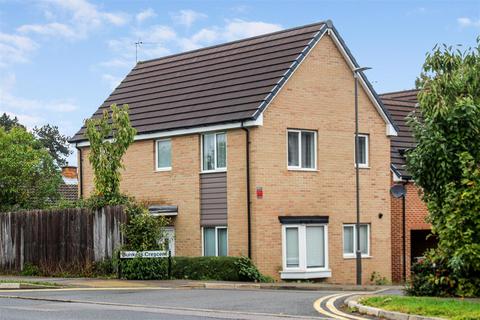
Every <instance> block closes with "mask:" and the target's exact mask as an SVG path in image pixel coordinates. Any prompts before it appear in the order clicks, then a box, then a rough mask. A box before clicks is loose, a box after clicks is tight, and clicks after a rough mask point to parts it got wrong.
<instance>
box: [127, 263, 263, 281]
mask: <svg viewBox="0 0 480 320" xmlns="http://www.w3.org/2000/svg"><path fill="white" fill-rule="evenodd" d="M120 267H121V277H122V278H124V279H129V280H154V279H156V280H164V279H168V259H167V258H162V259H148V258H144V259H142V258H134V259H124V260H121V262H120ZM171 278H173V279H189V280H222V281H255V282H268V281H272V279H271V278H268V277H265V276H263V275H262V274H261V273H260V272H259V271H258V269H257V268H256V267H255V265H254V264H253V263H252V262H251V260H250V259H248V258H246V257H172V274H171Z"/></svg>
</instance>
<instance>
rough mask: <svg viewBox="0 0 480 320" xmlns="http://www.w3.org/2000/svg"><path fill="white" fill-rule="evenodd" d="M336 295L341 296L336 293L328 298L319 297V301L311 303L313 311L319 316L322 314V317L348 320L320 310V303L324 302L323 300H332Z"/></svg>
mask: <svg viewBox="0 0 480 320" xmlns="http://www.w3.org/2000/svg"><path fill="white" fill-rule="evenodd" d="M338 295H341V293H340V294H338V293H336V294H331V295H329V296H325V297H321V298H320V299H317V300H316V301H315V302H314V303H313V308H314V309H315V310H317V312H318V313H320V314H323V315H324V316H327V317H330V318H333V319H340V320H349V319H348V318H344V317H340V316H338V315H336V314H334V313H330V312H328V311H327V310H325V309H323V308H322V302H324V301H325V300H327V299H331V298H334V297H335V296H338Z"/></svg>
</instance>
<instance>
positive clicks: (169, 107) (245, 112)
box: [71, 22, 326, 142]
mask: <svg viewBox="0 0 480 320" xmlns="http://www.w3.org/2000/svg"><path fill="white" fill-rule="evenodd" d="M325 28H326V23H324V22H319V23H315V24H311V25H307V26H302V27H298V28H294V29H289V30H283V31H279V32H275V33H271V34H266V35H262V36H257V37H254V38H249V39H245V40H240V41H235V42H230V43H226V44H222V45H217V46H214V47H209V48H204V49H199V50H195V51H191V52H185V53H181V54H177V55H172V56H167V57H164V58H159V59H155V60H149V61H144V62H139V63H138V64H137V65H136V66H135V67H134V68H133V69H132V71H130V73H129V74H128V75H127V76H126V78H125V79H124V80H123V81H122V82H121V83H120V85H119V86H118V87H117V88H116V89H115V90H114V91H113V92H112V94H111V95H110V96H109V97H108V98H107V100H106V101H105V102H104V103H103V104H102V105H101V106H100V108H98V110H97V111H96V112H95V113H94V115H93V117H100V116H101V114H102V112H103V110H104V109H105V108H108V107H109V106H110V105H111V104H112V103H116V104H118V105H121V104H124V103H128V104H129V106H130V110H129V114H130V120H131V123H132V126H133V127H134V128H135V129H137V133H138V134H146V133H151V132H157V131H164V130H174V129H180V128H188V127H197V126H204V125H213V124H219V123H228V122H237V121H245V120H254V119H256V117H258V115H259V114H260V113H261V111H262V110H263V108H264V107H265V105H266V104H267V103H268V101H269V99H271V98H272V97H273V95H274V93H275V92H276V90H278V88H279V87H280V86H281V84H282V83H283V82H284V81H285V79H286V78H287V77H288V75H289V74H290V73H291V72H292V71H293V69H294V68H295V67H296V66H297V65H298V64H299V62H300V61H301V60H302V59H303V58H304V57H305V55H306V53H307V52H308V50H309V49H310V48H311V46H312V44H313V43H314V42H315V41H314V40H315V39H317V38H318V37H319V36H320V33H321V31H322V30H324V29H325ZM84 130H85V128H84V127H82V128H81V130H80V131H79V132H77V134H76V135H75V136H74V137H73V138H72V139H71V142H78V141H82V140H86V139H85V136H84Z"/></svg>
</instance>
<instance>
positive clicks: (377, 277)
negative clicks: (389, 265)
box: [370, 271, 389, 286]
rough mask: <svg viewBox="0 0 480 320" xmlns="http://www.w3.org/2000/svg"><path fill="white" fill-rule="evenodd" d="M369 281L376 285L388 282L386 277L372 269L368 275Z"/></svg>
mask: <svg viewBox="0 0 480 320" xmlns="http://www.w3.org/2000/svg"><path fill="white" fill-rule="evenodd" d="M370 282H371V283H372V284H374V285H376V286H384V285H387V284H388V283H389V281H388V279H387V278H385V277H383V276H382V275H381V274H380V273H379V272H376V271H373V272H372V274H371V275H370Z"/></svg>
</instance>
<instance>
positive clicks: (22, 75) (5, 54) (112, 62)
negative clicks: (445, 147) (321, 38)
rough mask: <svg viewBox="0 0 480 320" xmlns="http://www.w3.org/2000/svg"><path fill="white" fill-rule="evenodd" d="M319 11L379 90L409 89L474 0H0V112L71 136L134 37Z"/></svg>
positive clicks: (475, 19)
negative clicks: (47, 125) (433, 51)
mask: <svg viewBox="0 0 480 320" xmlns="http://www.w3.org/2000/svg"><path fill="white" fill-rule="evenodd" d="M327 19H331V20H332V21H333V23H334V25H335V27H336V28H337V29H338V31H339V32H340V34H341V35H342V37H343V38H344V40H345V42H346V44H347V46H348V47H349V48H350V50H351V51H352V53H353V55H354V56H355V58H356V60H357V61H358V62H359V64H360V65H361V66H368V67H371V68H372V69H371V70H369V71H368V72H367V76H368V78H369V79H370V81H371V82H372V84H373V86H374V88H375V90H376V91H377V92H378V93H382V92H389V91H396V90H402V89H409V88H412V87H413V86H414V83H415V78H416V77H417V76H418V74H419V73H420V71H421V67H422V64H423V62H424V59H425V54H426V53H427V52H429V51H431V50H432V49H433V47H434V46H435V45H436V44H443V43H445V44H448V45H461V46H462V47H463V48H468V47H472V46H475V45H476V38H477V37H478V36H479V35H480V0H477V1H399V2H396V1H282V0H275V1H266V0H263V1H236V0H230V1H160V0H157V1H145V0H135V1H133V0H132V1H127V0H121V1H118V0H117V1H93V0H39V1H15V0H0V113H3V112H6V113H7V114H9V115H11V116H17V117H18V118H19V120H20V122H21V123H23V124H25V125H26V126H27V127H28V128H30V129H31V128H33V127H34V126H41V125H43V124H46V123H50V124H52V125H57V126H58V127H59V129H60V131H61V132H62V133H63V134H65V135H68V136H72V135H73V134H74V133H75V132H76V131H78V129H80V127H81V125H82V123H83V121H84V120H85V119H86V118H88V117H90V116H91V115H92V114H93V112H94V111H95V110H96V109H97V107H98V106H99V105H100V104H102V102H103V101H104V100H105V99H106V97H107V96H108V95H109V94H110V93H111V91H112V90H113V89H114V88H115V87H116V86H117V85H118V84H119V82H120V81H121V80H122V79H123V77H125V76H126V74H127V73H128V72H129V71H130V70H131V68H133V66H134V65H135V61H136V50H135V49H136V45H135V42H137V41H142V42H143V45H140V46H139V47H138V59H139V60H147V59H152V58H158V57H161V56H165V55H169V54H172V53H178V52H183V51H187V50H193V49H197V48H201V47H206V46H210V45H214V44H218V43H223V42H228V41H232V40H237V39H242V38H246V37H251V36H255V35H258V34H263V33H268V32H273V31H277V30H281V29H287V28H291V27H296V26H301V25H305V24H309V23H313V22H318V21H323V20H327ZM69 162H70V164H72V165H75V164H76V158H75V155H72V156H71V157H70V158H69Z"/></svg>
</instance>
